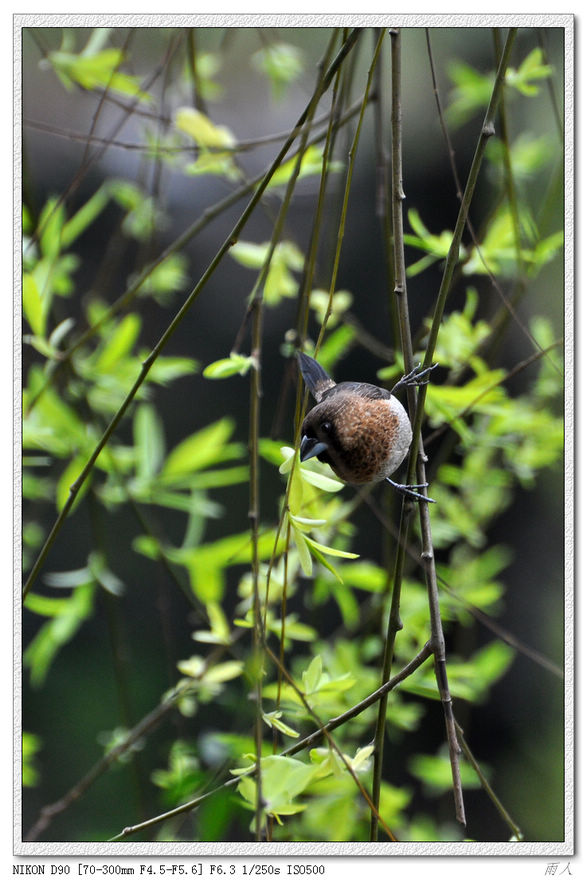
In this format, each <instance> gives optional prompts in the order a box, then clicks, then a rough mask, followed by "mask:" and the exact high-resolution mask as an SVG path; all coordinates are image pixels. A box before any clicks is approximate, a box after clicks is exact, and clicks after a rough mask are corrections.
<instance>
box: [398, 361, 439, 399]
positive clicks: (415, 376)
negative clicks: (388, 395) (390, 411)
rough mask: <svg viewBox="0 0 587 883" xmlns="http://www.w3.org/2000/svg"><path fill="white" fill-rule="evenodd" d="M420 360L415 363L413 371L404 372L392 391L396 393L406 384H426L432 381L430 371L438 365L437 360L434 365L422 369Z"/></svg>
mask: <svg viewBox="0 0 587 883" xmlns="http://www.w3.org/2000/svg"><path fill="white" fill-rule="evenodd" d="M420 364H421V363H420V362H418V364H417V365H414V367H413V368H412V370H411V371H409V372H408V373H407V374H404V376H403V377H401V378H400V379H399V380H398V382H397V383H396V385H395V386H394V387H393V389H392V390H391V391H392V393H394V394H395V393H396V392H397V391H398V390H400V389H402V388H403V387H404V386H424V385H425V384H426V383H428V382H429V381H430V372H431V371H433V370H434V368H437V367H438V363H437V362H435V363H434V365H429V366H428V368H423V369H422V370H421V371H420Z"/></svg>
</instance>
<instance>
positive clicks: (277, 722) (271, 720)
mask: <svg viewBox="0 0 587 883" xmlns="http://www.w3.org/2000/svg"><path fill="white" fill-rule="evenodd" d="M282 717H283V712H282V711H271V712H268V713H264V714H263V720H264V721H265V723H266V724H267V726H268V727H271V728H272V729H275V730H279V732H280V733H283V734H284V736H290V737H291V738H292V739H297V738H298V737H299V735H300V734H299V733H298V731H297V730H294V729H293V728H292V727H289V726H288V725H287V724H286V723H284V722H283V721H282V720H281V718H282Z"/></svg>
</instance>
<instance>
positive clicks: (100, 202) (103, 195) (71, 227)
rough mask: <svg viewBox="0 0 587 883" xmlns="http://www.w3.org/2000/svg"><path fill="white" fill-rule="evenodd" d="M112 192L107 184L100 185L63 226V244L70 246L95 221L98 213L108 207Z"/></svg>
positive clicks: (66, 246)
mask: <svg viewBox="0 0 587 883" xmlns="http://www.w3.org/2000/svg"><path fill="white" fill-rule="evenodd" d="M109 198H110V194H109V192H108V188H107V187H106V186H102V187H99V188H98V190H96V192H95V193H94V194H93V195H92V196H90V198H89V199H88V200H87V202H86V203H84V205H83V206H82V207H81V208H80V209H79V210H78V211H77V212H76V213H75V215H74V216H73V217H72V218H70V220H69V221H67V223H66V224H64V226H63V232H62V234H61V244H62V246H63V247H64V248H68V247H69V246H70V245H72V243H74V242H75V240H76V239H78V238H79V237H80V236H81V235H82V233H83V232H84V231H85V230H87V228H88V227H89V226H90V225H91V224H93V223H94V221H95V220H96V218H97V217H98V215H100V214H101V213H102V211H103V210H104V209H105V208H106V205H107V204H108V200H109Z"/></svg>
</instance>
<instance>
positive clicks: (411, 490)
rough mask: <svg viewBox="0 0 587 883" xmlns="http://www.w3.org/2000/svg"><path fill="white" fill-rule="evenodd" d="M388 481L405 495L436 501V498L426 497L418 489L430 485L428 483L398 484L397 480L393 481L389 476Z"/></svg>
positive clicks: (428, 501)
mask: <svg viewBox="0 0 587 883" xmlns="http://www.w3.org/2000/svg"><path fill="white" fill-rule="evenodd" d="M386 481H388V482H389V483H390V485H391V486H392V487H394V488H395V489H396V491H399V493H400V494H402V495H403V496H404V497H410V498H411V499H414V500H424V501H425V502H426V503H436V500H433V499H432V497H426V496H425V495H424V494H419V493H418V491H417V490H416V489H417V488H424V487H428V485H427V484H398V483H397V482H395V481H392V479H391V478H389V476H388V477H387V478H386Z"/></svg>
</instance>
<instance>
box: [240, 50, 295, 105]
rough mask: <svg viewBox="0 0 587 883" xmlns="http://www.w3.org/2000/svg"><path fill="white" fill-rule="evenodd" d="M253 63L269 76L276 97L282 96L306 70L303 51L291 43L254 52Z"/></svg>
mask: <svg viewBox="0 0 587 883" xmlns="http://www.w3.org/2000/svg"><path fill="white" fill-rule="evenodd" d="M251 63H252V65H253V67H255V68H256V69H257V70H258V71H260V72H261V73H263V74H265V75H266V76H267V77H268V78H269V80H270V82H271V91H272V94H273V97H274V98H275V99H279V98H281V97H282V95H283V93H284V91H285V88H286V87H287V86H288V85H289V84H290V83H292V82H293V81H294V80H296V79H298V77H300V76H301V74H302V73H303V70H304V56H303V53H302V51H301V49H299V48H298V47H297V46H293V45H292V44H291V43H274V44H272V45H271V46H264V47H263V48H262V49H259V50H258V51H257V52H255V53H254V54H253V56H252V57H251Z"/></svg>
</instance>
